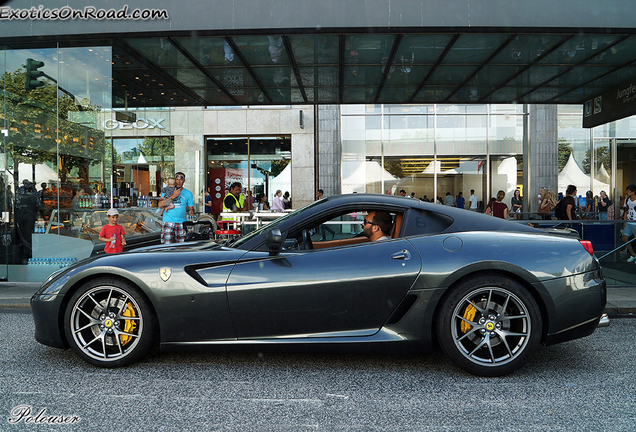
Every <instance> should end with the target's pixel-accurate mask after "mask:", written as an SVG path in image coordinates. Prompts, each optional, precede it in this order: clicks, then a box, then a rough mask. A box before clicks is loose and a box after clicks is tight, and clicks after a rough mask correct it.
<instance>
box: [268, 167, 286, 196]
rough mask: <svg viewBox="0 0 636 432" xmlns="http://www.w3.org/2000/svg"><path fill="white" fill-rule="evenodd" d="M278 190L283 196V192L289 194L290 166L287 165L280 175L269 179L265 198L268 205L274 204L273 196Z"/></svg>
mask: <svg viewBox="0 0 636 432" xmlns="http://www.w3.org/2000/svg"><path fill="white" fill-rule="evenodd" d="M279 189H280V190H281V191H282V192H283V194H284V193H285V192H289V193H290V194H291V164H287V166H286V167H285V169H283V170H282V171H281V172H280V174H278V175H277V176H276V177H272V178H271V179H270V181H269V196H268V197H267V200H268V201H269V202H270V204H271V203H273V202H274V194H275V193H276V191H277V190H279Z"/></svg>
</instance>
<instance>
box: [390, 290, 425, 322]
mask: <svg viewBox="0 0 636 432" xmlns="http://www.w3.org/2000/svg"><path fill="white" fill-rule="evenodd" d="M416 301H417V296H416V295H415V294H409V295H407V296H406V297H404V300H402V303H400V304H399V305H398V307H397V309H395V312H393V315H391V318H389V320H388V321H387V323H386V325H393V324H396V323H398V322H399V321H400V320H401V319H402V317H404V315H406V313H407V312H408V311H409V309H411V306H413V305H414V304H415V302H416Z"/></svg>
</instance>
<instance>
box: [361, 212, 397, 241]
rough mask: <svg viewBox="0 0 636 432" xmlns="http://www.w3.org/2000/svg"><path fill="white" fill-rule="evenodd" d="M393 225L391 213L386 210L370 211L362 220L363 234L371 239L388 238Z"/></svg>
mask: <svg viewBox="0 0 636 432" xmlns="http://www.w3.org/2000/svg"><path fill="white" fill-rule="evenodd" d="M392 226H393V219H392V218H391V214H390V213H389V212H387V211H382V210H380V211H370V212H369V213H368V214H367V216H366V217H365V218H364V219H363V221H362V230H363V233H364V236H365V237H366V238H368V239H369V240H371V241H379V240H390V239H391V237H389V234H390V233H391V227H392Z"/></svg>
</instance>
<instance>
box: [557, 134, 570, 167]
mask: <svg viewBox="0 0 636 432" xmlns="http://www.w3.org/2000/svg"><path fill="white" fill-rule="evenodd" d="M572 152H573V150H572V146H571V145H570V143H569V142H568V141H567V140H566V139H564V138H559V172H561V171H562V170H563V168H565V164H567V163H568V159H569V158H570V155H571V154H572Z"/></svg>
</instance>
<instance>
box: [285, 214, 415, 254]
mask: <svg viewBox="0 0 636 432" xmlns="http://www.w3.org/2000/svg"><path fill="white" fill-rule="evenodd" d="M370 210H371V209H369V211H370ZM390 213H391V216H392V218H393V220H394V221H396V220H397V219H399V220H400V221H401V220H402V215H403V213H402V212H396V211H391V212H390ZM367 214H368V213H367V210H366V209H365V210H361V211H353V212H352V211H347V212H346V213H343V214H338V213H336V214H330V215H325V216H324V217H323V218H320V219H318V220H316V221H313V222H312V223H309V224H307V225H305V226H303V227H299V228H298V229H295V230H294V229H292V230H290V232H289V233H288V235H287V241H286V244H285V249H286V250H312V249H325V248H333V247H343V246H349V245H354V244H359V243H365V242H368V241H369V240H368V239H367V238H366V237H365V236H364V232H363V226H362V222H363V221H364V219H365V216H366V215H367ZM395 225H396V224H395V223H394V226H395ZM392 234H394V233H393V229H392V230H391V232H389V236H391V235H392ZM393 236H394V237H397V233H395V234H394V235H393Z"/></svg>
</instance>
